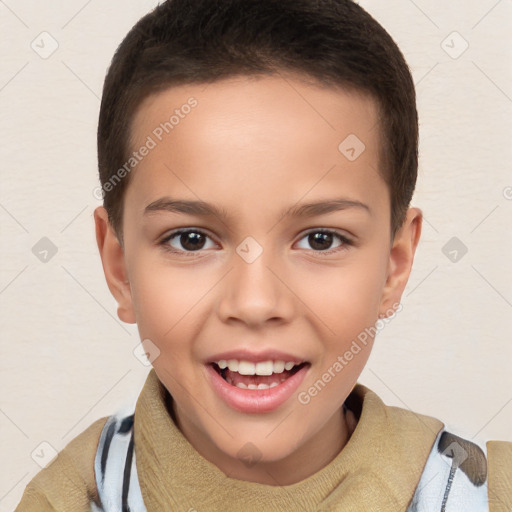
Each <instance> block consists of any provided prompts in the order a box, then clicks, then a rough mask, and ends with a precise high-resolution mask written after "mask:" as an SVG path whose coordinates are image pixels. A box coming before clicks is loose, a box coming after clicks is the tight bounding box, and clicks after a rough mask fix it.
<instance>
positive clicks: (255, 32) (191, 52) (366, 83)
mask: <svg viewBox="0 0 512 512" xmlns="http://www.w3.org/2000/svg"><path fill="white" fill-rule="evenodd" d="M279 71H291V72H294V73H300V74H301V75H302V76H305V77H308V78H311V79H313V80H314V81H316V82H318V83H320V84H323V85H326V86H342V87H345V88H348V89H356V90H359V91H361V92H363V93H367V94H369V95H370V96H371V97H372V98H374V99H375V100H376V103H377V106H378V109H379V116H380V121H379V122H380V133H381V140H382V147H381V151H380V153H381V158H380V163H379V164H380V165H379V167H380V169H379V172H380V173H381V175H382V177H383V178H384V180H385V181H386V183H387V185H388V188H389V192H390V199H391V233H392V235H394V234H395V233H396V231H397V230H398V229H399V228H400V227H401V225H402V223H403V221H404V219H405V213H406V211H407V208H408V206H409V203H410V201H411V198H412V195H413V192H414V188H415V185H416V178H417V168H418V115H417V111H416V95H415V90H414V83H413V80H412V77H411V74H410V71H409V68H408V66H407V63H406V62H405V59H404V57H403V55H402V53H401V52H400V50H399V48H398V46H397V45H396V44H395V42H394V41H393V39H392V38H391V36H390V35H389V34H388V33H387V32H386V31H385V30H384V28H383V27H382V26H381V25H380V24H379V23H378V22H377V21H375V20H374V19H373V18H372V17H371V16H370V15H369V14H368V13H367V12H366V11H365V10H364V9H363V8H362V7H360V6H359V5H357V4H356V3H354V2H353V1H351V0H166V1H164V2H163V3H162V4H160V5H158V6H157V7H156V8H155V9H154V10H153V11H151V12H150V13H148V14H147V15H145V16H144V17H143V18H141V19H140V20H139V21H138V22H137V23H136V24H135V25H134V27H133V28H132V29H131V30H130V31H129V33H128V34H127V35H126V37H125V38H124V40H123V41H122V42H121V44H120V45H119V47H118V48H117V50H116V52H115V55H114V57H113V59H112V62H111V65H110V67H109V69H108V72H107V75H106V78H105V83H104V87H103V96H102V101H101V107H100V115H99V125H98V141H97V142H98V167H99V175H100V182H101V185H102V191H103V204H104V206H105V208H106V209H107V211H108V215H109V220H110V222H111V224H112V226H113V228H114V229H115V231H116V233H117V235H118V237H119V238H120V240H122V214H123V198H124V195H125V190H126V187H127V185H128V183H129V178H130V174H126V173H123V175H124V177H123V179H121V180H119V179H118V180H117V182H116V183H115V186H112V184H113V182H112V181H110V182H109V180H112V178H113V177H116V176H115V175H116V173H117V172H118V170H120V168H121V167H122V166H123V164H124V163H125V162H126V161H127V160H128V158H129V156H128V155H129V153H130V147H129V146H130V135H131V128H132V126H131V124H132V121H133V118H134V115H135V113H136V111H137V107H138V106H139V105H140V103H141V101H142V100H143V99H144V98H146V97H147V96H148V95H150V94H152V93H155V92H158V91H161V90H164V89H166V88H169V87H172V86H176V85H183V84H189V83H190V84H193V83H195V84H197V83H208V82H215V81H217V80H221V79H223V78H228V77H232V76H237V75H265V74H266V75H271V74H274V73H276V72H279ZM125 174H126V175H125ZM117 177H118V176H117ZM108 183H110V185H111V186H109V187H106V186H105V185H106V184H108Z"/></svg>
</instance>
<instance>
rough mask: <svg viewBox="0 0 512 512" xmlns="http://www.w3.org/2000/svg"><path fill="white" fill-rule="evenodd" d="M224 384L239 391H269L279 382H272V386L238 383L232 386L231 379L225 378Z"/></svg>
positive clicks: (282, 380)
mask: <svg viewBox="0 0 512 512" xmlns="http://www.w3.org/2000/svg"><path fill="white" fill-rule="evenodd" d="M285 380H286V379H281V382H284V381H285ZM226 382H227V383H228V384H231V385H232V386H235V387H237V388H240V389H270V388H275V387H276V386H279V384H281V382H272V384H270V385H269V384H249V385H247V384H244V383H243V382H239V383H238V384H233V381H232V380H231V378H229V377H228V378H226Z"/></svg>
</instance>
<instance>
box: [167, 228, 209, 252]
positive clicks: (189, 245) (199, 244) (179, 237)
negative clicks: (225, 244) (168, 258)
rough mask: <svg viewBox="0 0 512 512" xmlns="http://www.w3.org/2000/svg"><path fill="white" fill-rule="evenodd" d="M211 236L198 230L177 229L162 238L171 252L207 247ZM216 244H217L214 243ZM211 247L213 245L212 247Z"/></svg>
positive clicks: (198, 249) (194, 250) (197, 249)
mask: <svg viewBox="0 0 512 512" xmlns="http://www.w3.org/2000/svg"><path fill="white" fill-rule="evenodd" d="M208 240H210V237H209V236H208V235H206V234H205V233H203V232H202V231H198V230H188V231H183V230H181V231H175V232H174V233H171V234H170V235H169V236H168V237H166V238H165V239H164V240H162V242H161V243H162V245H164V246H165V247H167V248H169V249H170V250H171V252H176V253H180V252H184V253H186V252H196V251H200V250H201V249H205V248H208V247H205V245H207V242H208ZM213 245H215V244H213ZM210 248H211V247H210Z"/></svg>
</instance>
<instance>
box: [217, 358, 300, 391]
mask: <svg viewBox="0 0 512 512" xmlns="http://www.w3.org/2000/svg"><path fill="white" fill-rule="evenodd" d="M307 365H309V363H307V362H304V363H300V364H293V363H283V362H282V361H276V362H274V363H271V362H268V363H267V364H266V365H265V366H264V367H260V368H258V365H255V367H254V368H252V367H249V368H247V367H241V365H240V367H237V365H236V364H235V365H233V364H229V366H228V364H227V362H226V361H219V362H215V363H211V366H212V367H213V369H214V370H215V371H216V372H217V373H218V374H219V375H220V376H221V377H222V378H223V379H224V380H225V381H226V382H227V383H228V384H231V385H232V386H236V387H237V388H241V389H253V390H254V389H270V388H274V387H276V386H279V385H280V384H281V383H283V382H285V381H286V380H287V379H289V378H290V377H291V376H292V375H294V374H295V373H297V372H298V371H299V370H301V369H302V368H303V367H304V366H307ZM221 366H223V368H222V367H221Z"/></svg>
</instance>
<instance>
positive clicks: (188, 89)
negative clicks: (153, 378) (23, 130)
mask: <svg viewBox="0 0 512 512" xmlns="http://www.w3.org/2000/svg"><path fill="white" fill-rule="evenodd" d="M191 96H193V97H194V98H196V99H197V101H198V105H197V107H195V108H194V109H193V110H192V111H191V112H190V114H188V115H187V116H186V117H185V118H184V119H180V123H179V124H178V125H177V126H175V128H174V129H173V130H172V131H171V132H170V133H169V134H165V136H164V137H163V139H162V141H161V142H159V143H158V145H157V147H155V148H154V149H152V150H151V151H150V152H149V154H148V155H147V156H146V157H145V158H144V159H143V160H142V161H141V162H140V163H139V164H138V165H137V167H136V169H135V170H134V171H133V173H132V175H131V182H130V184H129V186H128V188H127V191H126V196H125V202H124V213H123V243H122V244H121V243H120V242H119V240H118V238H117V237H116V234H115V232H114V230H113V229H112V227H111V226H110V225H109V222H108V217H107V213H106V211H105V209H104V208H103V207H98V208H97V209H96V211H95V223H96V235H97V241H98V247H99V251H100V254H101V258H102V262H103V268H104V272H105V277H106V280H107V283H108V286H109V288H110V290H111V292H112V294H113V295H114V297H115V298H116V300H117V302H118V315H119V317H120V319H121V320H123V321H124V322H128V323H135V322H136V323H137V325H138V329H139V333H140V336H141V339H150V340H151V342H152V343H153V344H154V345H155V346H156V347H158V350H159V351H160V353H159V355H158V357H157V358H156V359H155V360H154V361H153V362H152V364H153V367H154V369H155V371H156V373H157V375H158V377H159V379H160V380H161V382H162V383H163V384H164V386H165V387H166V388H167V389H168V391H169V392H170V394H171V396H172V397H173V399H174V400H173V402H172V405H171V407H172V413H173V414H174V416H175V421H176V423H177V425H178V427H179V429H180V430H181V432H182V433H183V435H184V436H185V437H186V438H187V439H188V441H189V442H190V443H191V444H192V445H193V446H194V448H195V449H196V450H197V451H198V452H199V453H200V454H201V455H202V456H203V457H205V458H206V459H207V460H209V461H211V462H212V463H214V464H215V465H216V466H217V467H218V468H220V469H221V470H222V471H223V472H224V473H225V474H226V475H229V476H232V477H233V478H237V479H241V480H247V481H252V482H259V483H264V484H269V485H289V484H292V483H295V482H298V481H300V480H302V479H304V478H306V477H308V476H310V475H312V474H314V473H315V472H317V471H319V470H320V469H321V468H323V467H324V466H325V465H327V464H328V463H329V462H330V461H332V460H333V459H334V458H335V457H336V455H337V454H338V453H339V452H340V451H341V450H342V448H343V446H344V445H345V444H346V442H347V440H348V439H349V437H350V433H351V431H352V429H353V427H354V418H353V417H350V416H349V417H345V416H344V415H343V414H342V409H341V406H342V404H343V402H344V401H345V399H346V397H347V396H348V394H349V393H350V391H351V390H352V388H353V387H354V385H355V384H356V381H357V378H358V377H359V375H360V373H361V371H362V370H363V368H364V366H365V364H366V362H367V360H368V357H369V355H370V352H371V348H372V345H373V340H372V339H370V340H369V342H368V343H367V345H366V346H363V347H362V350H361V351H360V352H359V353H358V354H357V355H355V356H354V358H353V359H352V360H351V361H350V362H349V363H348V364H347V365H346V366H345V367H344V368H343V371H341V372H339V373H338V374H337V375H336V377H335V378H333V379H332V380H331V381H330V382H329V383H328V384H327V385H326V386H325V387H324V389H323V390H322V391H321V392H320V393H318V395H317V396H315V397H314V398H312V399H311V401H310V402H309V403H308V404H306V405H304V404H302V403H300V402H299V400H298V399H297V395H298V393H300V392H304V391H307V390H308V388H310V387H311V386H312V385H313V384H314V383H315V382H316V381H317V380H318V379H320V378H321V376H322V374H323V373H324V372H326V371H327V370H328V368H329V367H332V365H333V363H334V362H335V361H336V360H337V357H338V356H340V355H343V354H344V353H345V351H346V350H347V349H348V348H349V347H350V345H351V343H352V341H353V340H354V339H356V338H357V336H358V334H359V333H361V332H362V331H364V329H365V328H368V327H370V326H373V325H374V324H375V322H376V321H377V319H378V317H379V315H380V314H386V312H387V314H389V312H390V310H391V309H392V307H393V304H394V305H395V306H396V305H397V304H398V303H399V301H400V297H401V295H402V292H403V290H404V287H405V285H406V283H407V280H408V277H409V273H410V270H411V265H412V262H413V257H414V253H415V250H416V246H417V244H418V240H419V237H420V232H421V221H422V214H421V211H420V210H419V209H417V208H410V209H409V210H408V212H407V216H406V219H405V222H404V224H403V227H402V228H401V229H400V230H399V231H398V233H397V234H396V236H395V237H394V238H392V236H391V230H390V199H389V190H388V188H387V185H386V183H385V182H384V180H383V179H382V177H381V175H380V173H379V172H378V169H379V158H378V155H379V144H380V138H379V130H378V124H377V111H376V105H375V103H374V101H373V100H372V99H371V98H369V97H367V96H364V95H361V94H356V93H353V92H351V93H349V92H347V91H345V90H342V89H334V88H326V87H320V86H316V85H314V84H312V83H307V82H305V81H304V80H302V79H301V78H300V77H298V76H291V75H289V76H287V77H286V78H285V76H283V75H279V76H272V77H270V76H266V77H264V78H261V77H259V78H254V77H253V78H249V77H238V78H232V79H229V80H222V81H219V82H215V83H213V84H210V85H208V86H205V85H204V84H202V85H187V86H179V87H174V88H170V89H168V90H165V91H164V92H160V93H158V94H156V95H154V96H150V97H148V98H146V99H145V100H144V102H143V103H142V104H141V106H140V108H139V109H138V111H137V114H136V116H135V117H134V122H133V132H132V135H133V148H139V147H140V146H141V145H142V144H143V143H144V141H145V140H146V138H147V136H148V135H151V133H152V131H153V130H154V129H155V127H157V126H158V125H159V124H160V123H161V122H164V121H165V120H167V119H168V118H169V116H170V115H171V114H172V112H173V110H174V109H176V108H179V107H180V106H181V105H183V104H184V103H186V102H187V99H188V98H190V97H191ZM349 134H356V135H357V137H358V138H359V139H360V140H361V141H363V142H364V144H365V146H366V149H365V150H364V151H363V153H362V154H361V155H360V156H359V157H358V158H357V159H356V160H354V161H349V160H348V159H347V158H346V157H345V156H344V155H343V154H342V153H341V152H340V151H339V150H338V146H339V144H340V142H341V141H343V140H344V139H345V138H346V137H347V135H349ZM164 197H172V198H173V199H190V200H198V199H201V200H203V201H205V202H207V203H213V204H215V205H217V206H219V207H222V208H223V209H224V210H225V211H226V212H227V213H228V215H229V218H219V217H217V216H213V217H201V216H197V215H189V214H184V213H175V212H170V211H153V212H151V213H149V214H148V213H146V214H145V213H144V211H145V208H146V206H147V205H149V204H150V203H152V202H154V201H156V200H158V199H161V198H164ZM334 198H344V199H349V200H351V201H359V202H361V203H363V204H365V205H367V207H368V210H366V209H365V208H362V207H348V208H345V209H343V210H339V211H335V212H330V213H327V214H322V215H316V216H314V217H311V218H295V217H290V218H284V217H282V215H281V214H282V212H283V211H284V210H285V209H287V208H289V207H291V206H293V205H295V204H296V203H299V204H303V203H307V202H316V201H325V200H329V199H334ZM178 228H196V229H199V230H200V231H201V232H203V233H205V235H206V237H203V239H202V240H203V242H202V245H200V248H199V250H196V251H194V250H193V247H194V246H193V245H187V244H186V240H185V246H184V245H183V243H180V236H177V237H175V238H174V239H173V240H171V241H167V242H165V241H164V242H163V243H162V240H164V238H165V237H166V236H168V235H169V234H170V233H171V232H172V231H173V230H176V229H178ZM321 228H323V229H331V230H334V231H337V232H339V233H340V234H342V235H344V236H345V237H346V238H348V239H349V240H350V241H351V243H350V244H346V243H343V242H342V241H341V240H340V239H338V238H337V236H336V235H333V237H332V239H330V241H329V239H328V240H327V242H324V243H325V245H324V246H322V245H320V246H319V245H318V244H317V245H315V244H314V240H313V241H312V240H311V237H309V238H308V234H309V232H310V231H313V233H314V232H315V229H321ZM248 236H250V237H252V238H253V239H255V240H256V241H257V243H258V244H259V245H260V246H261V248H262V249H263V252H262V254H261V255H260V256H259V257H258V258H257V259H255V260H254V261H253V262H252V263H248V262H247V261H245V260H244V259H243V258H242V257H240V256H239V255H238V253H237V252H236V249H237V247H238V246H239V245H240V244H241V242H242V241H243V240H244V239H245V238H246V237H248ZM317 236H318V235H317ZM181 241H183V238H181ZM166 246H167V247H168V248H169V249H171V251H172V250H174V251H175V252H171V251H169V250H165V247H166ZM191 247H192V249H191ZM319 247H320V248H319ZM322 247H325V250H327V251H329V250H331V251H333V252H331V253H330V254H323V253H325V250H324V251H322V250H321V249H322ZM187 250H188V253H186V252H187ZM180 251H181V252H180ZM235 348H249V349H252V350H254V351H258V352H259V351H262V350H265V349H272V348H275V349H278V350H281V351H284V352H286V353H291V354H294V355H297V356H299V357H302V358H303V359H304V360H307V361H309V362H310V363H311V367H310V368H309V371H308V373H307V375H306V378H305V380H304V381H303V382H302V384H301V385H300V386H299V389H298V390H297V392H296V393H295V394H294V395H293V396H292V397H291V398H290V399H289V400H288V401H287V402H285V403H284V404H283V405H282V406H280V407H279V408H277V409H276V410H274V411H271V412H268V413H262V414H247V413H241V412H239V411H236V410H234V409H232V408H230V407H229V406H228V405H227V404H226V403H225V402H224V401H222V400H221V399H220V398H219V397H218V396H217V394H216V393H215V391H214V390H213V389H212V388H211V385H210V383H209V380H208V378H207V375H206V371H205V365H204V362H205V361H206V360H207V359H208V358H210V357H211V356H213V355H215V354H218V353H220V352H222V351H226V350H231V349H235ZM248 442H250V443H252V444H253V445H255V446H256V447H257V449H258V451H259V454H260V455H261V459H260V460H259V462H258V463H257V464H255V465H253V466H251V467H248V466H247V465H246V464H244V463H243V461H241V460H239V458H238V456H237V453H238V451H239V450H240V449H241V448H242V447H244V445H246V443H248Z"/></svg>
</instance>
